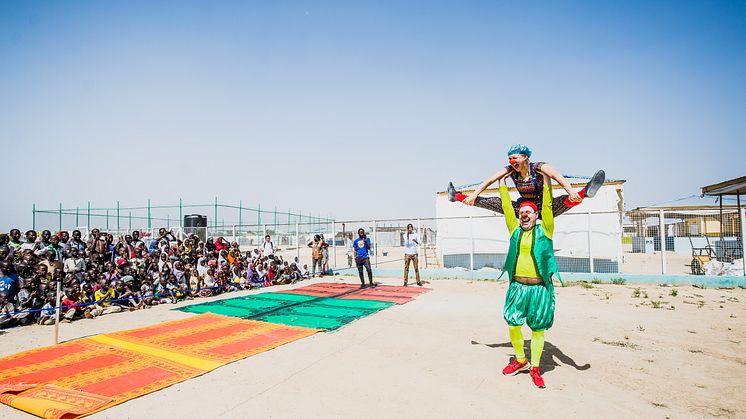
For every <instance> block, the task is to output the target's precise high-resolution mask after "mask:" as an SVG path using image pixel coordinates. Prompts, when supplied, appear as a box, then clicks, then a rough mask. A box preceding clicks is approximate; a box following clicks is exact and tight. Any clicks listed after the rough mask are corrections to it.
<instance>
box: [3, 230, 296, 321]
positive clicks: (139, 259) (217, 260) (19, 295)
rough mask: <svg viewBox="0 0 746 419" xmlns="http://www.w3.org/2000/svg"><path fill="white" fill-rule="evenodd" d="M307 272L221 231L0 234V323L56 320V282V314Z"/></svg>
mask: <svg viewBox="0 0 746 419" xmlns="http://www.w3.org/2000/svg"><path fill="white" fill-rule="evenodd" d="M308 277H309V274H308V267H307V266H306V265H304V266H303V268H300V267H299V266H298V264H297V263H296V262H290V263H289V262H288V261H286V260H283V259H282V257H280V256H279V255H276V254H274V249H272V252H271V253H270V254H265V250H264V248H259V249H254V250H253V251H245V252H242V251H241V249H240V247H239V245H238V243H236V242H233V243H229V242H228V241H227V240H225V239H224V238H223V237H217V238H215V239H213V238H212V237H208V238H207V239H206V240H204V241H203V240H200V238H199V237H198V236H196V235H189V236H186V237H182V239H180V238H177V237H176V236H175V235H174V233H173V232H172V231H170V230H166V229H165V228H161V229H160V230H159V232H158V236H157V237H144V236H143V235H141V233H140V231H137V230H135V231H133V232H132V233H131V234H127V235H124V236H120V237H116V238H115V237H114V236H112V235H111V234H107V233H105V232H101V231H100V230H99V229H95V228H94V229H93V230H91V234H90V237H89V238H88V240H84V239H83V238H82V235H81V232H80V231H79V230H74V231H72V232H68V231H59V232H56V233H55V234H52V232H51V231H49V230H44V231H42V232H41V235H40V236H37V232H36V231H33V230H30V231H27V232H26V234H25V237H24V238H23V239H22V238H21V232H20V231H19V230H18V229H13V230H11V231H10V233H9V234H0V328H7V327H11V326H16V325H28V324H33V323H37V324H47V325H50V324H54V323H55V321H56V309H55V307H57V288H58V284H59V288H60V290H61V293H60V296H61V304H60V305H59V307H60V321H63V322H72V321H74V320H76V319H79V318H88V319H92V318H95V317H98V316H101V315H105V314H110V313H116V312H120V311H123V310H138V309H143V308H149V307H151V306H154V305H158V304H165V303H176V302H178V301H181V300H185V299H192V298H196V297H209V296H213V295H217V294H221V293H225V292H232V291H237V290H244V289H253V288H260V287H267V286H271V285H280V284H291V283H294V282H297V281H300V280H302V279H306V278H308Z"/></svg>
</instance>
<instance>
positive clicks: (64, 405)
mask: <svg viewBox="0 0 746 419" xmlns="http://www.w3.org/2000/svg"><path fill="white" fill-rule="evenodd" d="M316 332H318V330H316V329H307V328H301V327H291V326H285V325H277V324H272V323H265V322H257V321H251V320H242V319H236V318H233V317H225V316H218V315H215V314H202V315H199V316H194V317H189V318H185V319H182V320H176V321H171V322H166V323H161V324H157V325H154V326H149V327H144V328H141V329H133V330H126V331H122V332H116V333H109V334H105V335H95V336H90V337H87V338H82V339H77V340H73V341H69V342H65V343H62V344H59V345H56V346H48V347H44V348H38V349H32V350H30V351H25V352H21V353H18V354H15V355H11V356H9V357H5V358H1V359H0V403H5V404H7V405H10V406H12V407H15V408H16V409H20V410H23V411H26V412H28V413H31V414H34V415H37V416H40V417H45V418H73V417H77V416H83V415H89V414H91V413H93V412H96V411H99V410H102V409H106V408H108V407H111V406H113V405H115V404H119V403H122V402H124V401H126V400H130V399H133V398H135V397H139V396H142V395H144V394H148V393H151V392H154V391H157V390H160V389H162V388H164V387H168V386H170V385H172V384H176V383H178V382H181V381H184V380H187V379H189V378H192V377H196V376H198V375H202V374H204V373H206V372H208V371H211V370H213V369H215V368H218V367H220V366H222V365H225V364H227V363H229V362H234V361H237V360H239V359H242V358H245V357H247V356H251V355H254V354H257V353H260V352H264V351H266V350H269V349H272V348H274V347H277V346H280V345H283V344H285V343H288V342H292V341H294V340H296V339H300V338H303V337H306V336H309V335H312V334H314V333H316Z"/></svg>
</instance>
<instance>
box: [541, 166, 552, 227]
mask: <svg viewBox="0 0 746 419" xmlns="http://www.w3.org/2000/svg"><path fill="white" fill-rule="evenodd" d="M542 174H543V176H544V190H543V191H542V195H543V197H542V201H541V226H542V227H543V228H544V233H545V234H546V236H547V237H548V238H549V239H550V240H551V239H552V235H554V213H553V212H552V200H553V198H552V178H550V177H549V174H547V173H544V172H542Z"/></svg>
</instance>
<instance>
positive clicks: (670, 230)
mask: <svg viewBox="0 0 746 419" xmlns="http://www.w3.org/2000/svg"><path fill="white" fill-rule="evenodd" d="M739 215H740V217H739ZM739 218H740V222H739ZM744 218H746V208H745V209H742V210H741V213H740V214H739V212H738V210H735V209H724V210H723V211H722V213H721V212H720V211H717V210H676V211H665V210H635V211H627V212H588V213H567V214H563V215H562V216H560V217H557V218H556V219H555V224H556V227H555V234H554V238H553V239H554V247H555V257H556V259H557V263H558V265H559V268H560V271H561V272H583V273H610V274H614V273H619V274H651V275H661V274H664V275H704V274H709V275H737V276H740V275H744V258H743V254H744V240H743V237H744V225H743V224H744V223H743V220H744ZM408 224H412V225H413V226H414V229H415V231H417V232H418V234H419V236H420V239H421V246H420V248H419V263H420V267H421V268H422V269H454V270H466V271H480V270H481V271H485V272H486V271H489V270H496V271H499V270H501V269H502V266H503V263H504V260H505V256H506V254H507V250H508V246H509V237H508V232H507V228H506V226H505V220H504V217H503V216H502V215H500V214H490V215H484V216H471V217H448V218H432V217H423V218H400V219H383V220H349V221H334V220H329V219H319V220H313V221H311V222H291V223H268V224H256V223H255V224H233V225H224V226H223V225H217V226H215V225H213V226H208V227H201V228H196V227H194V228H186V227H185V228H182V227H171V226H168V227H169V228H170V229H171V230H173V231H174V234H175V235H176V236H177V237H183V236H184V235H185V234H191V233H195V234H198V235H199V236H200V237H202V238H207V237H212V238H213V239H214V238H217V237H224V238H225V239H226V240H228V241H231V242H233V241H236V242H238V243H239V244H240V245H241V249H242V250H253V249H254V248H258V247H259V246H261V244H262V243H263V241H264V236H265V235H266V234H269V235H270V237H271V238H272V241H273V243H274V245H275V248H276V249H277V253H278V254H280V255H281V256H283V258H284V259H286V260H295V259H296V258H297V260H298V262H299V263H300V264H301V265H303V264H307V265H308V266H309V267H310V266H311V249H310V248H309V247H308V242H309V241H311V240H312V239H313V237H314V235H316V234H322V235H323V236H324V238H325V240H326V242H327V243H328V244H329V248H328V258H329V265H330V266H331V267H332V269H334V270H337V271H339V270H344V269H347V268H354V260H353V254H352V248H351V243H352V240H354V238H355V237H357V230H358V228H364V229H365V230H366V232H367V233H368V237H369V238H370V239H371V241H372V243H373V249H372V250H373V252H372V254H373V256H372V258H371V262H372V264H373V265H374V266H375V267H379V268H401V267H402V266H403V260H404V240H405V239H404V236H405V234H406V231H407V225H408ZM97 227H99V228H100V229H101V230H103V231H108V232H110V233H112V234H114V235H115V236H119V235H124V234H127V233H129V232H130V231H129V230H126V229H122V228H120V229H115V228H111V229H106V228H105V226H97ZM163 227H167V226H166V225H163ZM79 228H80V229H81V230H82V231H83V233H84V235H85V234H86V233H87V232H88V229H89V227H88V226H80V227H79ZM157 230H158V227H157V226H156V227H151V228H150V229H147V228H143V229H140V231H141V232H142V234H141V235H144V236H145V238H146V239H147V238H148V237H153V236H157Z"/></svg>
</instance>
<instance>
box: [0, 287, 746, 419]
mask: <svg viewBox="0 0 746 419" xmlns="http://www.w3.org/2000/svg"><path fill="white" fill-rule="evenodd" d="M336 280H339V279H336ZM345 281H347V282H356V279H354V278H346V279H345ZM314 282H319V281H314ZM380 282H382V283H386V284H392V285H397V284H399V283H400V280H398V279H382V280H381V281H380ZM305 284H307V282H306V283H302V284H297V285H295V286H300V285H305ZM428 286H430V287H431V288H433V291H432V292H430V293H427V294H424V295H421V296H420V297H419V298H417V299H416V300H415V301H413V302H411V303H408V304H405V305H402V306H394V307H391V308H389V309H387V310H384V311H382V312H379V313H377V314H374V315H372V316H369V317H366V318H363V319H360V320H358V321H355V322H353V323H351V324H349V325H347V326H346V327H344V328H342V329H340V330H338V331H335V332H331V333H319V334H316V335H314V336H311V337H309V338H305V339H302V340H299V341H296V342H292V343H290V344H288V345H285V346H282V347H279V348H276V349H273V350H271V351H268V352H265V353H261V354H259V355H256V356H252V357H249V358H246V359H244V360H241V361H238V362H235V363H233V364H228V365H226V366H224V367H221V368H219V369H217V370H215V371H213V372H210V373H208V374H206V375H203V376H201V377H197V378H195V379H192V380H188V381H186V382H183V383H180V384H176V385H174V386H171V387H169V388H166V389H164V390H161V391H158V392H155V393H151V394H149V395H146V396H144V397H141V398H138V399H135V400H131V401H129V402H126V403H124V404H121V405H118V406H115V407H113V408H111V409H108V410H105V411H103V412H101V413H98V414H96V415H94V416H92V417H96V418H104V417H107V418H125V417H131V418H143V417H166V416H170V417H174V418H176V417H178V418H200V419H204V418H218V417H220V418H243V417H248V416H250V417H275V418H291V417H292V418H296V417H311V418H315V417H345V418H347V417H411V416H413V415H415V416H417V417H442V418H452V417H475V418H477V417H478V418H482V417H504V416H507V415H508V414H510V415H512V417H547V416H551V417H557V418H564V417H570V416H577V415H580V416H581V417H591V416H597V415H598V416H603V417H653V418H654V417H660V418H664V417H677V418H678V417H713V416H721V417H746V403H745V402H746V394H744V392H743V389H744V385H746V350H744V348H745V345H746V322H745V321H744V320H746V304H745V303H746V291H745V290H743V289H699V288H694V287H689V286H687V287H678V288H676V290H677V295H676V296H672V295H671V293H672V290H673V289H674V288H666V287H660V286H655V285H650V286H642V287H639V288H638V287H636V286H627V285H611V284H608V285H606V284H605V285H597V284H592V285H591V284H585V285H583V284H575V285H573V286H568V287H565V288H557V300H558V307H557V313H556V320H555V324H554V327H553V328H552V329H551V330H549V331H548V332H547V335H546V338H547V343H546V347H545V352H544V356H543V358H542V364H541V365H542V366H541V368H542V371H543V375H544V378H545V380H546V383H547V388H546V389H543V390H542V389H537V388H535V387H534V386H533V384H532V383H531V381H530V378H529V376H528V375H527V374H520V375H518V376H514V377H504V376H502V375H501V374H500V370H501V369H502V367H503V366H504V365H505V364H506V363H507V362H508V361H509V359H510V357H511V355H512V353H513V350H512V349H511V347H510V343H509V341H508V333H507V328H506V325H505V322H504V321H503V319H502V315H501V312H502V306H503V299H504V295H505V291H506V289H507V285H506V284H505V283H504V282H474V281H464V280H453V281H451V280H439V281H433V283H431V284H429V285H428ZM279 288H280V287H277V288H273V289H270V290H271V291H275V290H277V289H279ZM638 289H639V291H638ZM245 293H246V292H244V293H243V294H245ZM237 295H238V294H237V293H234V294H230V295H228V296H227V297H234V296H237ZM180 304H184V303H180ZM172 307H173V306H160V307H156V308H153V309H151V310H142V311H137V312H133V313H121V314H112V315H108V316H102V317H100V318H98V319H95V320H82V321H78V322H75V323H73V324H65V325H62V328H61V336H62V338H63V339H73V338H77V337H82V336H87V335H91V334H96V333H104V332H109V331H116V330H123V329H129V328H135V327H141V326H146V325H150V324H154V323H158V322H162V321H167V320H173V319H178V318H183V317H185V316H189V315H190V314H186V313H181V312H176V311H171V310H169V309H170V308H172ZM656 307H658V308H656ZM524 334H525V335H526V336H530V332H529V331H528V329H526V328H524ZM52 339H53V329H52V328H51V327H48V326H46V327H45V326H31V327H25V328H16V329H12V330H8V331H6V332H5V333H3V334H2V336H1V337H0V340H1V341H2V343H3V344H2V345H1V346H0V355H1V356H5V355H10V354H13V353H15V352H18V351H21V350H25V349H31V348H36V347H39V346H44V345H48V344H50V343H51V340H52ZM527 344H528V342H527ZM549 412H551V414H549ZM0 417H3V418H21V417H29V416H28V415H26V414H24V413H22V412H19V411H16V410H14V409H12V408H10V407H7V406H4V405H0Z"/></svg>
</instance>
